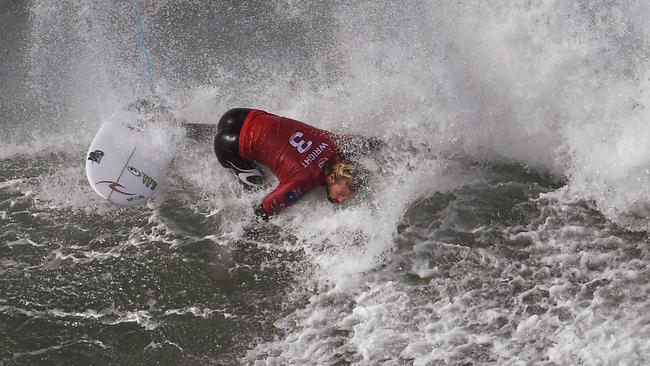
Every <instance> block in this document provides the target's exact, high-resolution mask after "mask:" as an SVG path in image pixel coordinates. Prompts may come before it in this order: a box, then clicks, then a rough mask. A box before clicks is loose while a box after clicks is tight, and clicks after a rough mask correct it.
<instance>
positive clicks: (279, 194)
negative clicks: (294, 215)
mask: <svg viewBox="0 0 650 366" xmlns="http://www.w3.org/2000/svg"><path fill="white" fill-rule="evenodd" d="M312 188H313V187H312V185H311V184H309V182H304V181H288V182H285V183H280V185H279V186H277V188H275V189H274V190H273V192H271V193H269V194H268V195H267V196H266V197H264V199H263V200H262V208H264V212H265V213H266V214H267V215H273V214H276V213H278V212H279V211H280V210H282V209H283V208H286V207H289V206H291V205H293V204H294V203H295V202H296V201H298V199H299V198H300V196H302V195H303V194H304V193H307V192H308V191H310V190H311V189H312Z"/></svg>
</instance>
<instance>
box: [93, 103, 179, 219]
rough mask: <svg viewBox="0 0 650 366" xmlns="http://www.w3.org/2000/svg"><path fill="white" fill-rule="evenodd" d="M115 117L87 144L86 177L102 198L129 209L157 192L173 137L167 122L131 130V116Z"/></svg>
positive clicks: (170, 158)
mask: <svg viewBox="0 0 650 366" xmlns="http://www.w3.org/2000/svg"><path fill="white" fill-rule="evenodd" d="M116 117H117V118H114V119H113V120H111V121H107V122H105V123H104V124H103V125H102V126H101V128H100V129H99V131H98V132H97V134H96V135H95V138H94V140H93V142H92V143H91V144H90V148H89V149H88V154H87V156H86V176H87V177H88V181H89V182H90V185H91V186H92V187H93V189H94V190H95V192H97V193H98V194H99V195H100V196H101V197H103V198H105V199H107V200H109V201H110V202H112V203H115V204H117V205H120V206H124V207H130V206H135V205H139V204H142V203H144V202H146V201H147V200H148V199H150V198H151V197H153V196H154V195H155V194H156V193H157V192H158V191H159V190H160V187H161V185H162V184H163V182H164V181H165V178H166V177H167V174H168V172H169V167H170V165H171V161H172V158H173V152H174V136H173V134H172V133H171V131H170V129H169V124H168V123H149V124H139V125H137V127H134V123H133V120H134V117H133V113H122V114H121V115H118V116H116ZM129 120H131V121H129Z"/></svg>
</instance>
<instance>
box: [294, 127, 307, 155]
mask: <svg viewBox="0 0 650 366" xmlns="http://www.w3.org/2000/svg"><path fill="white" fill-rule="evenodd" d="M303 135H304V134H303V133H302V132H300V131H298V132H296V133H294V134H293V135H291V138H290V139H289V144H291V146H293V147H295V148H296V150H298V152H299V153H301V154H302V153H304V152H305V151H307V150H309V148H310V147H311V141H305V140H303V139H300V140H297V139H299V138H301V137H302V136H303ZM305 144H307V146H305Z"/></svg>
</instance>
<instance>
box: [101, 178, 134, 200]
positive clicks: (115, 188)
mask: <svg viewBox="0 0 650 366" xmlns="http://www.w3.org/2000/svg"><path fill="white" fill-rule="evenodd" d="M101 183H108V188H110V189H111V190H112V191H113V192H117V193H121V194H123V195H126V196H135V193H128V192H122V191H120V188H124V189H126V187H125V186H123V185H121V184H119V183H117V182H113V181H110V180H103V181H101V182H97V183H95V184H101Z"/></svg>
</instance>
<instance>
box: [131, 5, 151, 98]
mask: <svg viewBox="0 0 650 366" xmlns="http://www.w3.org/2000/svg"><path fill="white" fill-rule="evenodd" d="M133 18H134V19H135V28H136V31H137V33H138V47H139V48H140V50H141V51H142V55H143V58H144V69H145V72H146V75H147V82H148V83H149V90H150V91H151V95H152V96H156V89H155V87H154V84H153V63H152V62H151V57H149V52H147V47H146V45H145V43H144V30H143V29H142V18H140V12H139V11H138V6H137V5H133Z"/></svg>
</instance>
